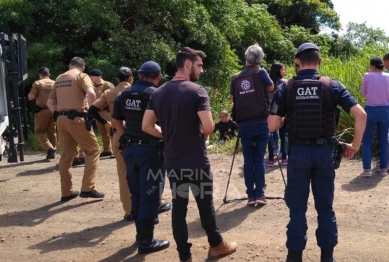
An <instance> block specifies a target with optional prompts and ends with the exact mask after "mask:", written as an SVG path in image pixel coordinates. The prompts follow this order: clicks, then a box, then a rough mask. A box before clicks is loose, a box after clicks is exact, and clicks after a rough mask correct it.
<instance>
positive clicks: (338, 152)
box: [334, 142, 346, 169]
mask: <svg viewBox="0 0 389 262" xmlns="http://www.w3.org/2000/svg"><path fill="white" fill-rule="evenodd" d="M345 151H346V144H344V143H342V142H340V143H338V144H337V145H336V146H335V160H334V168H335V169H337V168H339V167H340V162H342V157H343V154H344V152H345Z"/></svg>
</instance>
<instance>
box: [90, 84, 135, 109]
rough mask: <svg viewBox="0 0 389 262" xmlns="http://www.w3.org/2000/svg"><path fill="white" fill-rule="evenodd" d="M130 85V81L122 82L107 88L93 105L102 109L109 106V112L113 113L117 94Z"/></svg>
mask: <svg viewBox="0 0 389 262" xmlns="http://www.w3.org/2000/svg"><path fill="white" fill-rule="evenodd" d="M130 86H131V85H130V83H128V82H121V83H119V85H117V86H116V87H114V88H112V89H108V90H105V91H104V93H103V94H102V95H101V96H100V98H99V99H97V100H96V101H95V102H94V103H93V105H94V106H95V107H97V108H99V109H101V110H103V109H105V108H107V107H108V110H109V112H111V113H112V112H113V107H114V103H115V99H116V97H117V95H118V94H120V93H121V92H123V91H124V90H125V89H126V88H128V87H130Z"/></svg>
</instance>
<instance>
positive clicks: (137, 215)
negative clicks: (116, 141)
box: [122, 145, 165, 227]
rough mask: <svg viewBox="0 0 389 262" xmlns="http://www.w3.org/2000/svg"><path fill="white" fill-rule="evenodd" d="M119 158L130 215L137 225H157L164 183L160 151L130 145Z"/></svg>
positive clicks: (160, 149)
mask: <svg viewBox="0 0 389 262" xmlns="http://www.w3.org/2000/svg"><path fill="white" fill-rule="evenodd" d="M122 156H123V158H124V162H125V163H126V169H127V183H128V187H129V189H130V192H131V205H132V208H131V215H132V216H133V217H134V219H135V220H137V221H139V224H140V225H141V226H144V227H147V226H151V225H154V224H157V223H158V222H159V220H158V212H159V205H160V199H161V195H162V192H163V188H164V184H165V169H164V165H163V161H164V159H163V148H157V147H151V146H136V145H131V146H129V147H127V148H126V149H124V150H123V151H122Z"/></svg>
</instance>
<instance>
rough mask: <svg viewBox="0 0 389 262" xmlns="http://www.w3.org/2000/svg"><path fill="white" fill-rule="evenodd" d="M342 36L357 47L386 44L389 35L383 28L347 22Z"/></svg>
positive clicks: (388, 40)
mask: <svg viewBox="0 0 389 262" xmlns="http://www.w3.org/2000/svg"><path fill="white" fill-rule="evenodd" d="M343 38H344V39H345V40H346V41H349V42H350V43H352V44H353V45H354V46H356V47H358V48H362V47H363V46H367V45H387V44H388V42H389V37H388V36H387V35H386V34H385V32H384V31H383V30H381V29H379V28H377V29H375V28H372V27H368V26H367V25H366V24H358V23H348V24H347V30H346V34H345V35H344V36H343Z"/></svg>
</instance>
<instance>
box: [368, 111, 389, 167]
mask: <svg viewBox="0 0 389 262" xmlns="http://www.w3.org/2000/svg"><path fill="white" fill-rule="evenodd" d="M365 111H366V113H367V122H366V129H365V133H364V134H363V144H362V163H363V170H364V171H365V172H369V171H371V146H372V144H373V137H374V131H375V128H376V127H377V136H378V144H379V148H380V170H381V171H383V172H386V171H387V168H388V164H387V163H388V129H389V106H366V107H365Z"/></svg>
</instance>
